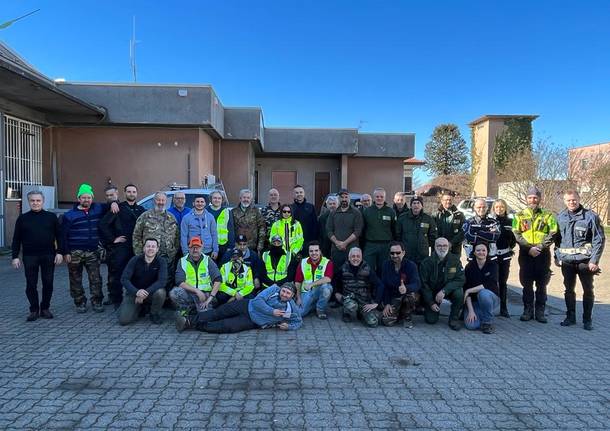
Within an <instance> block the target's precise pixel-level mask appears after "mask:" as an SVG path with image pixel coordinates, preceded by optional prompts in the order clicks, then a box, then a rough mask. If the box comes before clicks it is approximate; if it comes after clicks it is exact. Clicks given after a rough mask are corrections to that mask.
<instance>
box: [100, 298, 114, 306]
mask: <svg viewBox="0 0 610 431" xmlns="http://www.w3.org/2000/svg"><path fill="white" fill-rule="evenodd" d="M102 304H103V305H112V304H114V302H112V299H110V298H106V299H104V302H102Z"/></svg>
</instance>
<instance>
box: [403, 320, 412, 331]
mask: <svg viewBox="0 0 610 431" xmlns="http://www.w3.org/2000/svg"><path fill="white" fill-rule="evenodd" d="M402 327H403V328H406V329H411V328H413V320H411V319H405V320H403V321H402Z"/></svg>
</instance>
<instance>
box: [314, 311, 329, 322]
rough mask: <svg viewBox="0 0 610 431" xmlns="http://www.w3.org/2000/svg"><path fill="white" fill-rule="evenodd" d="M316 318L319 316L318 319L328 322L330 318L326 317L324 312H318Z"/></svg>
mask: <svg viewBox="0 0 610 431" xmlns="http://www.w3.org/2000/svg"><path fill="white" fill-rule="evenodd" d="M316 316H318V319H320V320H326V319H328V316H327V315H326V313H325V312H324V311H320V310H318V311H316Z"/></svg>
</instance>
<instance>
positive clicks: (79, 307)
mask: <svg viewBox="0 0 610 431" xmlns="http://www.w3.org/2000/svg"><path fill="white" fill-rule="evenodd" d="M76 312H77V313H80V314H82V313H86V312H87V304H78V305H76Z"/></svg>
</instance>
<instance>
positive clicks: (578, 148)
mask: <svg viewBox="0 0 610 431" xmlns="http://www.w3.org/2000/svg"><path fill="white" fill-rule="evenodd" d="M606 146H607V147H608V150H610V142H600V143H599V144H589V145H583V146H582V147H575V148H570V149H569V150H568V151H569V152H572V151H576V152H578V151H582V150H586V149H591V148H593V147H599V148H600V149H602V148H604V147H606Z"/></svg>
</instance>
